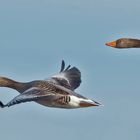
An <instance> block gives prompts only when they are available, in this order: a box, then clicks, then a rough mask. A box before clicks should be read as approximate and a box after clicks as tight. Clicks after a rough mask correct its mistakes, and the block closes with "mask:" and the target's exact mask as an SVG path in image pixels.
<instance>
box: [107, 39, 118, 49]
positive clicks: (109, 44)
mask: <svg viewBox="0 0 140 140" xmlns="http://www.w3.org/2000/svg"><path fill="white" fill-rule="evenodd" d="M105 45H106V46H110V47H114V48H115V47H116V41H112V42H108V43H106V44H105Z"/></svg>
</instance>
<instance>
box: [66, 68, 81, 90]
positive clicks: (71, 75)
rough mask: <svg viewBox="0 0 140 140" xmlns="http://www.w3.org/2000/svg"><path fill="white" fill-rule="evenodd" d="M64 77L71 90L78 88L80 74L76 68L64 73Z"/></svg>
mask: <svg viewBox="0 0 140 140" xmlns="http://www.w3.org/2000/svg"><path fill="white" fill-rule="evenodd" d="M65 74H66V77H68V79H69V83H70V85H71V87H72V88H73V89H76V88H77V87H79V86H80V83H81V72H80V70H79V69H78V68H76V67H72V68H71V69H69V70H67V71H66V72H65Z"/></svg>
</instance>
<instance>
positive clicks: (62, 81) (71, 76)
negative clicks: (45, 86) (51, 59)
mask: <svg viewBox="0 0 140 140" xmlns="http://www.w3.org/2000/svg"><path fill="white" fill-rule="evenodd" d="M47 81H51V82H53V83H55V84H57V85H60V86H64V87H65V88H68V89H70V90H75V89H76V88H77V87H79V86H80V83H81V72H80V70H79V69H77V68H76V67H72V68H71V66H70V65H68V66H67V67H66V68H65V62H64V60H62V64H61V70H60V72H59V73H58V74H56V75H53V76H52V77H51V78H50V79H48V80H47Z"/></svg>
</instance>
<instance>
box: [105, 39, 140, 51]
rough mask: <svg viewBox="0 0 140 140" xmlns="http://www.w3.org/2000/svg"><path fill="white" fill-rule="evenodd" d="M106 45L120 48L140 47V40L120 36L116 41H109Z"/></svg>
mask: <svg viewBox="0 0 140 140" xmlns="http://www.w3.org/2000/svg"><path fill="white" fill-rule="evenodd" d="M106 45H107V46H110V47H113V48H118V49H125V48H140V40H138V39H132V38H120V39H118V40H116V41H112V42H108V43H106Z"/></svg>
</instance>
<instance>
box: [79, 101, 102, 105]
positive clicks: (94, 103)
mask: <svg viewBox="0 0 140 140" xmlns="http://www.w3.org/2000/svg"><path fill="white" fill-rule="evenodd" d="M90 106H103V105H102V104H100V103H98V102H96V101H93V100H89V101H81V102H80V107H90Z"/></svg>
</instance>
